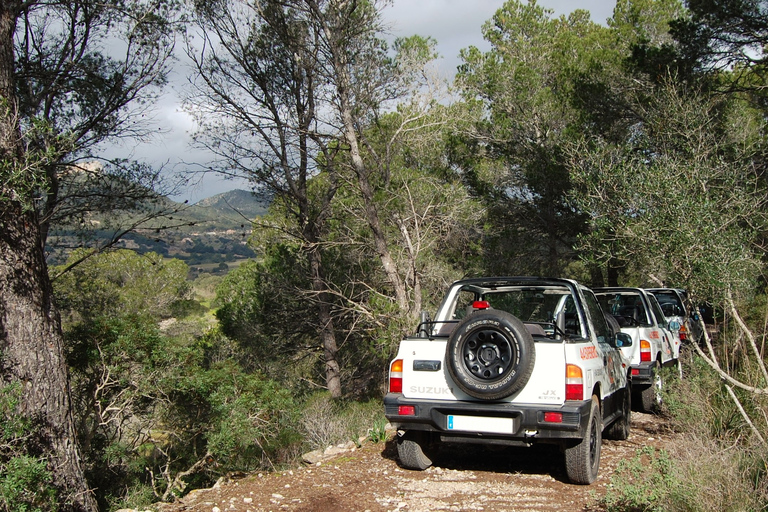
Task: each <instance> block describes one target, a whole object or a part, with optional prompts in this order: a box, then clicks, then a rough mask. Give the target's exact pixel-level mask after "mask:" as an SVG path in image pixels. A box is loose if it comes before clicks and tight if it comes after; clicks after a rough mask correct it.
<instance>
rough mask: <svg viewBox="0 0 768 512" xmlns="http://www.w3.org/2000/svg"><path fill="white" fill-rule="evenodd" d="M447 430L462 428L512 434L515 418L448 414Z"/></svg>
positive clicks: (464, 429)
mask: <svg viewBox="0 0 768 512" xmlns="http://www.w3.org/2000/svg"><path fill="white" fill-rule="evenodd" d="M448 430H463V431H466V432H487V433H489V434H514V433H515V420H514V419H513V418H488V417H486V416H455V415H453V414H449V415H448Z"/></svg>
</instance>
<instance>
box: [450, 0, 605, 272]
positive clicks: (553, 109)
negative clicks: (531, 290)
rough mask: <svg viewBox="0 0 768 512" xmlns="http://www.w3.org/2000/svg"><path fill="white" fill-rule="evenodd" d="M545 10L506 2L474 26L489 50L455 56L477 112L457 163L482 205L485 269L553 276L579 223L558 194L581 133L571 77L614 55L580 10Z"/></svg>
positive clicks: (566, 185) (599, 69)
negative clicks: (562, 13) (555, 13)
mask: <svg viewBox="0 0 768 512" xmlns="http://www.w3.org/2000/svg"><path fill="white" fill-rule="evenodd" d="M551 16H552V11H550V10H547V9H544V8H543V7H541V6H539V5H538V4H536V3H535V2H531V3H527V4H526V3H523V2H518V1H510V2H507V3H505V4H504V6H503V7H502V8H501V9H499V10H498V11H497V13H496V14H495V15H494V17H493V19H492V20H489V21H488V22H487V23H486V24H485V25H484V27H483V35H484V37H485V39H486V40H488V41H489V42H490V44H491V50H490V51H489V52H487V53H481V52H480V51H479V50H478V49H477V48H474V47H470V48H469V49H466V50H463V51H462V54H461V56H462V58H463V59H464V61H465V63H464V64H463V65H462V66H461V68H460V73H459V75H458V77H457V82H458V84H459V86H460V87H461V90H462V94H463V95H464V97H465V98H467V100H468V101H479V102H481V103H482V109H483V112H484V116H483V118H482V119H481V121H480V122H478V123H477V124H476V127H475V130H474V133H471V135H470V136H469V137H463V139H464V140H463V142H462V143H463V144H466V145H468V146H469V147H470V149H468V150H460V149H459V151H458V152H457V153H456V156H457V157H458V161H457V163H458V164H459V165H461V167H462V168H463V170H464V173H465V175H466V176H467V181H468V183H469V185H470V186H471V187H472V188H473V189H474V190H475V191H476V193H478V195H479V196H480V197H481V198H482V200H483V201H484V202H485V203H486V204H487V205H488V217H487V220H486V222H487V226H486V229H485V231H486V233H487V234H486V237H487V238H486V246H485V250H486V252H485V260H486V266H487V268H486V269H485V271H486V272H490V273H491V274H495V275H501V274H526V273H531V274H545V275H559V274H561V273H562V271H563V269H564V268H566V267H567V266H568V264H569V263H570V262H571V261H574V259H575V254H574V253H573V251H572V244H573V241H574V237H575V236H576V235H577V234H578V233H581V232H583V231H584V229H585V227H586V224H585V219H584V216H583V214H582V213H581V212H580V211H579V210H577V209H575V208H574V205H573V204H572V203H571V202H570V201H569V198H568V195H567V193H568V191H569V190H570V188H571V179H570V176H569V168H568V165H567V160H566V155H565V148H566V147H567V145H568V143H569V142H570V141H572V140H573V137H574V136H577V135H578V133H579V130H580V127H579V126H578V125H577V122H578V121H579V118H578V112H577V111H575V110H574V109H573V108H572V106H571V104H570V101H569V98H570V95H571V92H572V90H573V84H575V83H577V81H576V80H575V78H576V77H577V76H579V75H580V74H595V75H600V74H601V73H603V69H605V68H610V67H611V66H612V65H613V66H615V65H616V63H618V62H619V56H618V54H617V53H616V49H615V47H614V46H613V45H611V44H609V41H610V40H609V38H608V35H607V32H606V29H605V28H604V27H601V26H599V25H597V24H595V23H592V22H591V21H590V20H589V16H588V13H586V12H585V11H576V12H574V13H572V14H571V15H570V16H569V17H567V18H566V17H561V18H559V19H553V18H552V17H551ZM455 151H456V150H455Z"/></svg>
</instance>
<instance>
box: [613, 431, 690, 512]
mask: <svg viewBox="0 0 768 512" xmlns="http://www.w3.org/2000/svg"><path fill="white" fill-rule="evenodd" d="M678 486H679V482H678V480H677V478H676V476H675V474H674V466H673V463H672V461H671V460H670V457H669V454H668V453H667V452H666V451H664V450H658V451H657V450H656V449H655V448H653V447H652V446H645V447H643V448H640V449H639V450H637V452H636V453H635V455H634V457H632V458H631V459H627V460H622V461H620V462H619V466H618V468H617V469H616V472H615V473H614V474H613V475H612V476H611V484H610V487H609V490H608V493H606V496H605V497H604V498H603V502H604V503H605V505H606V507H607V508H608V510H617V511H619V510H647V511H649V512H650V511H662V510H670V508H667V507H668V506H669V505H670V502H671V501H673V498H674V493H675V491H676V489H677V488H678Z"/></svg>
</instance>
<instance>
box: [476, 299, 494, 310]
mask: <svg viewBox="0 0 768 512" xmlns="http://www.w3.org/2000/svg"><path fill="white" fill-rule="evenodd" d="M490 307H491V304H490V303H489V302H488V301H487V300H476V301H475V302H473V303H472V308H473V309H488V308H490Z"/></svg>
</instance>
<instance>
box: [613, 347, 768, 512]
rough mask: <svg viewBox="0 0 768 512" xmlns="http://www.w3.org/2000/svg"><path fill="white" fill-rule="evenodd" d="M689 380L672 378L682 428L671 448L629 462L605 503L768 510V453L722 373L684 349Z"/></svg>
mask: <svg viewBox="0 0 768 512" xmlns="http://www.w3.org/2000/svg"><path fill="white" fill-rule="evenodd" d="M682 361H683V363H684V364H683V379H682V380H679V379H667V380H666V381H665V382H666V386H665V389H664V420H665V421H666V422H667V423H668V424H669V425H670V427H671V428H672V430H674V431H675V432H676V434H675V435H674V442H673V443H672V445H671V446H670V451H669V452H667V451H663V450H655V449H654V448H652V447H645V448H643V449H641V450H638V451H637V452H636V454H635V456H634V457H633V458H632V459H629V460H625V461H622V462H621V463H620V464H619V467H618V469H617V471H616V472H615V473H614V475H613V476H612V477H611V484H610V487H609V489H608V492H607V493H606V495H605V496H604V497H603V499H602V504H603V505H604V506H605V507H606V508H607V509H608V510H609V511H662V510H663V511H670V512H674V511H686V512H688V511H693V512H696V511H701V512H710V511H712V510H717V511H728V512H741V511H752V510H765V509H766V506H768V490H767V489H766V487H767V484H766V478H765V476H766V468H767V467H768V466H766V456H765V454H764V453H763V452H764V450H763V449H762V446H755V447H753V446H752V445H751V444H750V442H749V439H750V431H749V429H748V428H747V427H746V426H745V425H744V424H743V421H742V419H741V417H740V415H739V414H738V412H737V411H736V409H735V407H734V404H733V402H732V401H731V400H730V399H729V397H728V396H727V394H726V392H725V390H724V389H723V387H722V382H721V380H720V378H719V377H718V375H717V374H716V373H715V372H714V371H712V369H711V368H709V367H708V366H707V365H706V364H705V363H704V362H703V361H701V360H700V359H699V358H698V357H695V356H691V354H690V353H684V354H683V357H682Z"/></svg>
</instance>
